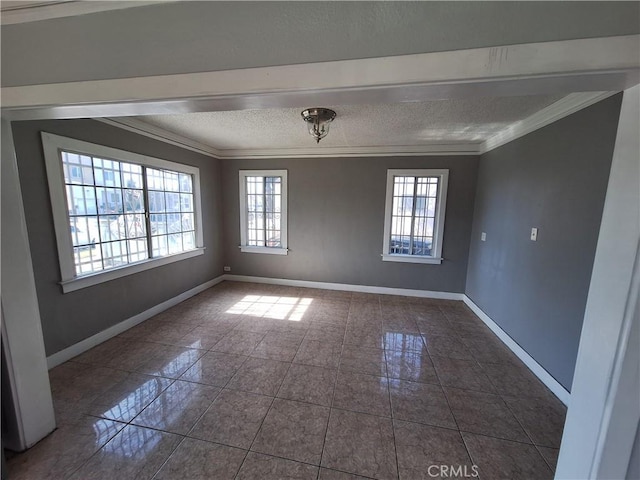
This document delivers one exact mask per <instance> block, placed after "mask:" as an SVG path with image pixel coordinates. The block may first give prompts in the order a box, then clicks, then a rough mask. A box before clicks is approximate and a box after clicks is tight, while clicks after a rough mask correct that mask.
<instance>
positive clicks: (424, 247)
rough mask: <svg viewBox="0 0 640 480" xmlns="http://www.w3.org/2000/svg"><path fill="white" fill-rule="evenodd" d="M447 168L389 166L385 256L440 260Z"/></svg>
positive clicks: (401, 259) (436, 261)
mask: <svg viewBox="0 0 640 480" xmlns="http://www.w3.org/2000/svg"><path fill="white" fill-rule="evenodd" d="M448 174H449V171H448V170H389V171H388V173H387V199H386V208H385V224H384V241H383V249H384V250H383V254H382V259H383V260H385V261H396V262H415V263H441V261H442V258H441V256H442V239H443V237H444V216H445V204H446V199H447V182H448Z"/></svg>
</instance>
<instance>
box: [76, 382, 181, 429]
mask: <svg viewBox="0 0 640 480" xmlns="http://www.w3.org/2000/svg"><path fill="white" fill-rule="evenodd" d="M171 383H172V380H170V379H168V378H162V377H154V376H152V375H142V374H139V373H131V374H129V375H128V376H127V377H126V378H124V379H123V380H122V381H121V382H118V383H117V384H116V385H114V386H113V387H112V388H110V389H109V390H107V391H105V392H103V393H102V394H100V395H99V396H97V397H96V398H95V400H93V402H91V404H90V405H88V406H87V408H86V409H84V412H85V413H89V414H91V415H95V416H98V417H103V418H108V419H110V420H117V421H120V422H130V421H131V420H132V419H133V418H134V417H135V416H136V415H138V414H139V413H140V412H141V411H142V410H143V409H144V408H145V407H146V406H147V405H149V404H150V403H151V402H153V400H155V399H156V398H157V397H158V395H160V394H161V393H162V392H163V391H164V390H165V389H166V388H167V387H169V385H171Z"/></svg>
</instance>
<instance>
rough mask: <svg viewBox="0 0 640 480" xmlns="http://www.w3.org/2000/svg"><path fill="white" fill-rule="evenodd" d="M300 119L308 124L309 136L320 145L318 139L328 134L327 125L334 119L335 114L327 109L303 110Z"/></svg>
mask: <svg viewBox="0 0 640 480" xmlns="http://www.w3.org/2000/svg"><path fill="white" fill-rule="evenodd" d="M302 118H303V119H304V121H305V122H307V124H308V127H309V134H310V135H311V136H312V137H313V138H315V139H316V143H320V139H321V138H324V137H326V136H327V134H328V133H329V124H330V123H331V122H332V121H333V119H334V118H336V112H334V111H333V110H330V109H328V108H318V107H315V108H307V109H306V110H303V112H302Z"/></svg>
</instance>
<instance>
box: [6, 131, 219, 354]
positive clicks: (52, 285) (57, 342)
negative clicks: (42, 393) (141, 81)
mask: <svg viewBox="0 0 640 480" xmlns="http://www.w3.org/2000/svg"><path fill="white" fill-rule="evenodd" d="M12 127H13V137H14V142H15V148H16V154H17V159H18V169H19V173H20V184H21V187H22V196H23V199H24V209H25V216H26V221H27V230H28V234H29V243H30V246H31V257H32V260H33V269H34V274H35V281H36V290H37V294H38V303H39V305H40V316H41V319H42V329H43V334H44V341H45V348H46V353H47V355H51V354H53V353H56V352H58V351H59V350H62V349H64V348H66V347H68V346H70V345H73V344H74V343H77V342H79V341H81V340H83V339H85V338H87V337H89V336H91V335H94V334H96V333H98V332H100V331H102V330H105V329H106V328H108V327H110V326H112V325H115V324H117V323H119V322H121V321H123V320H125V319H127V318H130V317H132V316H134V315H136V314H138V313H140V312H142V311H144V310H147V309H149V308H151V307H153V306H154V305H157V304H159V303H161V302H163V301H165V300H168V299H170V298H172V297H175V296H176V295H179V294H180V293H183V292H185V291H186V290H189V289H190V288H193V287H195V286H197V285H200V284H202V283H204V282H206V281H208V280H211V279H212V278H215V277H217V276H218V275H220V274H221V273H222V249H221V246H222V245H221V233H220V223H221V220H220V219H221V210H222V207H221V194H220V188H219V184H220V162H219V161H218V160H216V159H212V158H209V157H206V156H203V155H200V154H197V153H194V152H190V151H188V150H184V149H181V148H179V147H175V146H172V145H168V144H166V143H162V142H158V141H155V140H152V139H149V138H147V137H143V136H140V135H136V134H134V133H131V132H127V131H125V130H122V129H119V128H116V127H111V126H109V125H106V124H104V123H100V122H97V121H93V120H57V121H33V122H14V123H12ZM41 131H45V132H50V133H55V134H58V135H64V136H68V137H72V138H77V139H79V140H84V141H88V142H93V143H97V144H101V145H106V146H109V147H114V148H120V149H123V150H128V151H131V152H135V153H139V154H143V155H150V156H154V157H157V158H162V159H166V160H170V161H174V162H179V163H184V164H187V165H193V166H196V167H199V168H200V182H201V191H202V214H203V217H204V225H203V227H204V231H203V234H204V245H205V247H206V250H205V254H204V255H202V256H198V257H195V258H191V259H188V260H183V261H180V262H176V263H172V264H170V265H165V266H162V267H158V268H154V269H152V270H147V271H144V272H141V273H137V274H134V275H129V276H126V277H123V278H119V279H116V280H112V281H110V282H106V283H102V284H99V285H95V286H92V287H88V288H84V289H82V290H77V291H75V292H71V293H67V294H62V290H61V288H60V285H59V284H58V282H59V281H60V268H59V264H58V251H57V248H56V239H55V232H54V228H53V217H52V213H51V206H50V199H49V189H48V184H47V176H46V170H45V163H44V157H43V153H42V142H41V140H40V132H41Z"/></svg>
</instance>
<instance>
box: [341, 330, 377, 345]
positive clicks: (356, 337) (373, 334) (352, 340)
mask: <svg viewBox="0 0 640 480" xmlns="http://www.w3.org/2000/svg"><path fill="white" fill-rule="evenodd" d="M344 343H345V344H346V345H354V346H356V347H362V348H376V349H383V348H384V335H383V333H382V330H381V329H379V328H377V329H375V330H374V331H368V330H362V329H361V327H360V326H358V327H356V328H352V329H350V328H349V327H347V332H346V334H345V336H344Z"/></svg>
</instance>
